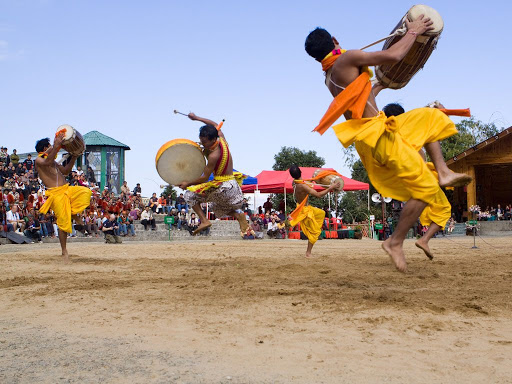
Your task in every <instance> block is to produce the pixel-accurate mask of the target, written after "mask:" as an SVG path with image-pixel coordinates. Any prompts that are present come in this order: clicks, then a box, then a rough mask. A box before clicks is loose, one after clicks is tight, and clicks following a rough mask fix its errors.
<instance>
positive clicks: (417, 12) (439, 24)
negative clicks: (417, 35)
mask: <svg viewBox="0 0 512 384" xmlns="http://www.w3.org/2000/svg"><path fill="white" fill-rule="evenodd" d="M421 15H424V16H425V17H430V20H431V21H432V22H433V23H434V24H432V27H434V29H433V30H431V31H428V32H426V33H425V35H438V34H440V33H441V32H442V30H443V27H444V22H443V18H442V17H441V15H440V14H439V12H437V11H436V10H435V9H434V8H432V7H429V6H428V5H423V4H419V5H415V6H413V7H412V8H411V9H409V12H407V18H408V19H409V21H414V20H416V19H417V18H418V17H420V16H421Z"/></svg>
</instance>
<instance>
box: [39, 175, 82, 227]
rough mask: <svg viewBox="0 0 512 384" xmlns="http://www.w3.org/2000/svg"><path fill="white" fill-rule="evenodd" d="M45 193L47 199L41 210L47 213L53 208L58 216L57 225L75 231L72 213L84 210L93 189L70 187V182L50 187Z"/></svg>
mask: <svg viewBox="0 0 512 384" xmlns="http://www.w3.org/2000/svg"><path fill="white" fill-rule="evenodd" d="M45 195H46V197H47V200H46V202H45V203H44V204H43V206H42V207H41V209H40V210H39V212H41V213H47V212H48V211H49V210H50V209H52V210H53V211H54V212H55V216H56V217H57V226H58V227H59V228H60V229H61V230H63V231H64V232H67V233H71V232H72V231H73V228H72V226H71V215H76V214H77V213H80V212H82V211H83V210H84V209H85V208H87V207H88V206H89V204H90V202H91V190H90V189H89V188H86V187H78V186H76V187H70V186H69V184H64V185H62V186H60V187H55V188H49V189H47V190H46V193H45Z"/></svg>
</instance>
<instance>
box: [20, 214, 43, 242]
mask: <svg viewBox="0 0 512 384" xmlns="http://www.w3.org/2000/svg"><path fill="white" fill-rule="evenodd" d="M23 233H24V235H25V236H27V237H28V238H29V239H31V240H36V241H37V242H38V243H40V242H41V224H40V223H39V221H37V219H36V218H35V217H34V216H32V215H28V220H27V225H26V229H25V230H24V231H23Z"/></svg>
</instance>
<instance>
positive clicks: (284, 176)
mask: <svg viewBox="0 0 512 384" xmlns="http://www.w3.org/2000/svg"><path fill="white" fill-rule="evenodd" d="M317 169H318V168H311V167H300V170H301V171H302V178H303V179H309V178H311V177H313V172H315V171H316V170H317ZM321 169H322V170H323V171H334V169H332V168H321ZM341 177H342V179H343V182H344V185H343V190H344V191H367V190H369V189H370V186H369V185H368V184H367V183H363V182H361V181H357V180H352V179H349V178H348V177H345V176H341ZM256 179H258V183H257V184H256V185H243V186H242V191H243V192H244V193H253V192H254V191H255V190H259V191H260V192H261V193H293V185H292V182H293V178H292V177H291V176H290V172H288V171H261V172H260V173H259V174H258V175H257V176H256ZM314 188H315V189H316V190H318V191H321V190H323V189H325V188H323V187H321V186H319V185H315V186H314Z"/></svg>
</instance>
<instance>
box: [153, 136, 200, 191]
mask: <svg viewBox="0 0 512 384" xmlns="http://www.w3.org/2000/svg"><path fill="white" fill-rule="evenodd" d="M155 163H156V170H157V172H158V174H159V175H160V177H161V178H162V179H163V180H164V181H166V182H167V183H169V184H170V185H179V184H181V183H183V182H190V181H194V180H196V179H197V178H199V177H200V176H201V175H202V174H203V171H204V167H205V166H206V160H205V158H204V156H203V152H202V151H201V148H200V147H199V145H198V144H197V143H194V142H193V141H191V140H187V139H175V140H171V141H169V142H167V143H165V144H164V145H162V146H161V147H160V149H159V150H158V152H157V154H156V159H155Z"/></svg>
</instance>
